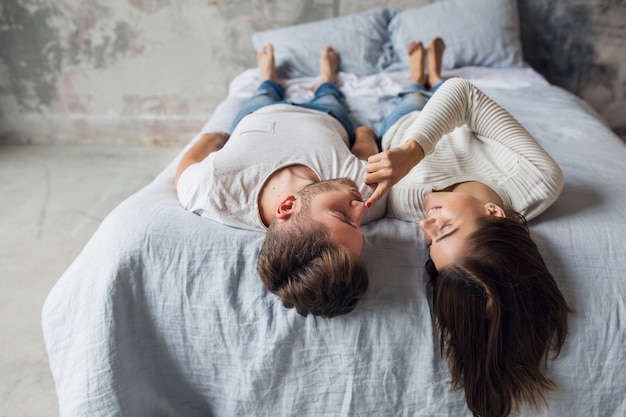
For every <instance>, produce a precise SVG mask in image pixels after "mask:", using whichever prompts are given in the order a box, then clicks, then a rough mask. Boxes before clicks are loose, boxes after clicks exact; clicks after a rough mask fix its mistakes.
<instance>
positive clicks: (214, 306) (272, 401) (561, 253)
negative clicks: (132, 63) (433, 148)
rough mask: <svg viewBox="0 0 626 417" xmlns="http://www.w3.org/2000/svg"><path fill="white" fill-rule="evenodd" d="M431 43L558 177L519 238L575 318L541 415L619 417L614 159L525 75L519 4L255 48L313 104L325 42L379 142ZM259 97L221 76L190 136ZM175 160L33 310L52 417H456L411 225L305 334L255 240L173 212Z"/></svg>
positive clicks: (242, 78) (378, 250) (240, 79)
mask: <svg viewBox="0 0 626 417" xmlns="http://www.w3.org/2000/svg"><path fill="white" fill-rule="evenodd" d="M418 23H419V24H418ZM312 33H315V34H317V36H315V37H311V34H312ZM435 34H438V35H441V36H442V37H443V38H444V39H445V41H446V44H447V50H446V54H445V58H444V69H445V71H444V76H445V77H452V76H459V77H464V78H467V79H469V80H470V81H472V82H474V83H475V84H476V85H477V86H478V87H479V88H481V89H483V90H484V91H485V92H486V93H487V94H488V95H489V96H491V97H492V98H493V99H494V100H496V101H497V102H498V103H500V104H501V105H502V106H504V107H505V108H506V109H507V110H509V111H510V112H511V113H512V114H513V115H514V116H515V117H516V118H517V119H518V120H520V121H521V122H522V124H523V125H525V126H526V128H527V129H528V130H529V131H530V132H531V133H532V134H533V135H534V136H535V137H536V138H537V140H538V141H539V142H540V143H541V144H542V145H543V146H544V147H545V149H546V150H547V151H548V152H549V153H550V154H551V155H552V156H553V157H554V158H555V160H556V161H557V162H558V163H559V164H560V165H561V167H562V169H563V171H564V174H565V188H564V190H563V192H562V194H561V196H560V198H559V199H558V200H557V202H556V203H555V204H554V205H553V206H552V207H551V208H550V209H548V210H547V211H546V212H545V213H544V214H542V215H541V216H540V217H539V218H537V219H535V220H533V221H532V222H531V223H530V230H531V235H532V237H533V238H534V240H535V241H536V242H537V244H538V246H539V248H540V251H541V253H542V254H543V256H544V259H545V261H546V263H547V265H548V267H549V269H550V270H551V272H552V273H553V274H554V276H555V278H556V281H557V284H558V285H559V287H560V289H561V291H562V292H563V294H564V296H565V298H566V300H567V301H568V303H569V304H570V305H571V306H572V307H573V308H574V310H575V311H574V313H573V314H571V315H570V318H569V336H568V338H567V340H566V343H565V345H564V348H563V350H562V352H561V355H560V356H559V357H558V358H557V359H555V360H554V359H552V358H550V359H549V360H548V362H547V371H546V373H547V375H548V376H549V377H550V378H552V379H553V380H554V381H555V382H556V383H557V384H558V385H559V386H560V390H558V391H551V392H548V394H547V407H545V408H544V415H550V416H574V415H576V416H616V417H617V416H624V415H626V378H624V375H626V348H625V346H626V340H625V335H626V211H625V208H626V181H624V178H623V172H624V163H625V161H626V146H625V145H624V143H623V142H622V141H621V140H620V139H619V138H618V137H617V136H616V135H615V134H614V133H613V132H612V131H611V130H610V129H609V128H608V127H607V125H606V124H605V122H604V121H602V120H601V119H600V118H599V116H598V115H597V114H596V113H595V112H594V111H593V110H592V109H591V108H590V107H589V106H588V105H587V104H586V103H584V102H583V101H581V100H580V99H578V98H577V97H575V96H573V95H572V94H570V93H568V92H566V91H564V90H563V89H561V88H558V87H556V86H553V85H550V84H549V83H548V82H546V81H545V80H544V79H543V78H542V77H541V76H540V75H539V74H537V73H536V72H535V71H533V70H532V69H531V68H530V67H528V66H527V65H526V64H525V63H524V60H523V57H522V53H521V46H520V42H519V24H518V20H517V13H516V7H515V2H514V1H502V0H473V1H471V2H468V1H462V0H444V1H439V2H436V3H431V4H429V5H427V6H423V7H419V8H413V9H406V10H403V11H399V10H394V9H389V8H378V9H372V10H368V11H366V12H362V13H357V14H353V15H347V16H342V17H338V18H335V19H329V20H323V21H318V22H311V23H307V24H303V25H298V26H292V27H286V28H279V29H274V30H270V31H264V32H257V33H255V34H254V36H253V39H252V40H253V43H254V45H255V47H256V48H257V49H258V48H260V47H261V46H262V45H264V44H265V43H267V42H273V43H274V45H275V49H276V62H277V64H278V65H279V70H280V74H281V75H282V76H284V77H289V79H288V80H287V81H286V86H287V95H288V97H289V98H290V99H292V100H294V101H304V100H306V99H308V98H309V97H310V94H311V92H310V90H309V89H310V87H311V86H312V85H313V83H314V81H315V78H314V75H315V74H316V73H317V65H318V57H319V53H320V51H321V50H322V48H323V46H324V45H326V44H332V45H333V46H334V47H335V48H336V49H337V51H338V52H339V53H340V55H341V60H342V62H341V73H340V75H339V85H340V86H341V89H342V91H343V92H344V94H345V96H346V101H347V103H348V105H349V106H350V108H351V109H352V117H353V119H354V121H355V122H356V123H357V124H366V125H369V126H372V127H374V128H378V127H379V126H380V123H381V121H382V119H383V116H384V115H385V114H386V113H387V112H388V111H389V109H390V108H391V106H393V103H394V100H395V94H396V93H397V92H398V91H399V90H400V88H401V87H402V86H403V85H404V84H405V83H406V82H407V80H408V67H407V64H406V62H405V61H404V58H403V56H404V50H405V48H406V45H408V43H409V41H410V40H412V39H420V40H423V41H424V42H425V43H427V42H428V40H430V38H431V37H432V36H433V35H435ZM305 41H306V42H305ZM258 83H259V74H258V71H257V70H256V69H249V70H246V71H244V72H242V73H241V74H239V75H237V76H236V77H235V78H234V79H233V81H232V83H231V85H230V91H229V95H228V97H227V98H226V99H225V100H224V101H223V102H222V103H221V104H220V106H219V107H218V108H217V109H216V111H215V112H214V113H213V114H212V115H211V116H210V118H209V120H208V121H207V122H206V124H205V125H204V127H203V128H202V132H208V131H214V130H225V129H227V128H228V126H229V124H230V121H231V120H232V118H233V116H234V114H235V112H236V111H237V109H239V107H240V106H241V105H242V103H243V102H244V101H245V100H246V98H247V97H249V96H250V94H251V93H252V91H254V89H255V88H256V86H257V85H258ZM202 132H199V133H198V136H196V137H195V138H190V142H189V145H190V144H191V143H193V141H194V140H196V139H197V138H198V137H199V135H200V134H201V133H202ZM183 152H184V150H183ZM181 155H182V153H181ZM181 155H179V156H178V158H176V159H175V160H173V161H172V162H171V163H170V164H169V165H168V166H166V167H165V168H164V169H163V171H162V172H161V173H160V174H159V175H158V176H157V177H156V178H155V179H154V181H152V182H151V183H150V184H148V185H147V186H146V187H145V188H143V189H142V190H140V191H139V192H137V193H136V194H134V195H132V196H130V197H129V198H128V199H126V200H125V201H124V202H122V203H121V204H120V205H119V206H118V207H116V208H115V209H114V210H113V211H112V212H111V213H110V214H109V215H108V216H107V217H106V218H105V220H104V221H103V222H102V224H101V225H100V227H99V229H98V230H97V231H96V233H95V234H94V235H93V237H92V238H91V239H90V241H89V242H88V243H87V245H86V246H85V248H84V249H83V250H82V252H81V253H80V254H79V256H78V257H77V258H76V260H75V261H74V262H73V263H72V264H71V265H70V266H69V267H68V269H67V270H66V272H65V273H64V274H63V275H62V276H61V277H60V279H59V280H58V282H57V283H56V285H55V286H54V288H53V289H52V290H51V292H50V294H49V295H48V297H47V299H46V301H45V305H44V306H43V311H42V325H43V333H44V339H45V343H46V347H47V352H48V356H49V361H50V367H51V370H52V374H53V376H54V380H55V383H56V391H57V396H58V399H59V407H60V410H59V414H60V415H61V416H63V417H65V416H118V415H119V416H121V415H124V416H134V417H136V416H151V417H154V416H205V417H206V416H244V415H248V416H249V415H255V416H256V415H271V416H295V415H297V416H313V415H315V416H318V415H319V416H465V415H470V413H469V412H468V410H467V408H466V405H465V401H464V397H463V394H462V392H460V391H450V390H449V385H448V380H449V373H448V368H447V364H446V361H445V360H444V359H443V358H442V357H441V353H440V350H439V346H438V340H437V337H436V335H435V334H434V331H433V322H432V316H431V313H430V307H429V302H428V297H427V293H426V286H425V272H424V268H423V265H424V263H425V261H426V255H427V250H426V247H425V245H424V243H423V242H422V237H421V232H420V230H419V228H418V227H417V225H416V224H413V223H406V222H402V221H398V220H393V219H387V218H385V219H381V220H379V221H376V222H373V223H370V224H368V225H366V226H365V227H364V234H365V239H366V245H365V248H364V251H363V257H364V259H365V262H366V265H367V267H368V270H369V273H370V277H371V278H370V279H371V281H370V288H369V290H368V293H367V295H366V297H365V298H364V299H363V300H362V301H361V302H360V303H359V304H358V305H357V307H356V309H355V310H354V311H353V312H352V313H349V314H347V315H344V316H339V317H336V318H333V319H321V318H317V317H314V316H308V317H306V318H305V317H302V316H300V315H298V314H297V312H296V311H295V310H293V309H291V310H287V309H285V308H284V307H283V306H282V304H281V302H280V301H279V300H278V298H277V297H276V296H274V295H272V294H271V293H269V292H268V291H267V290H265V289H264V287H263V285H262V283H261V281H260V280H259V278H258V275H257V273H256V269H255V268H256V255H257V253H258V251H259V249H260V245H261V242H262V239H263V235H262V234H260V233H256V232H250V231H244V230H239V229H234V228H229V227H227V226H224V225H221V224H218V223H214V222H212V221H209V220H207V219H204V218H201V217H199V216H197V215H195V214H193V213H190V212H187V211H185V210H184V209H183V208H182V207H181V206H180V204H179V203H178V201H177V199H176V193H175V189H174V182H173V179H174V172H175V168H176V166H177V163H178V160H179V158H180V156H181ZM520 415H522V416H531V415H535V413H534V412H532V411H530V410H527V409H524V408H523V409H522V410H521V413H520Z"/></svg>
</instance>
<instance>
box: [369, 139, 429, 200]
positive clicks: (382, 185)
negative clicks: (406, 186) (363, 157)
mask: <svg viewBox="0 0 626 417" xmlns="http://www.w3.org/2000/svg"><path fill="white" fill-rule="evenodd" d="M422 159H424V150H423V149H422V147H421V146H420V145H419V144H418V143H417V142H415V141H414V140H407V141H406V142H405V143H404V144H403V145H402V146H399V147H397V148H393V149H389V150H388V151H383V152H380V153H377V154H376V155H373V156H370V157H369V158H368V159H367V166H366V167H365V177H364V179H365V183H366V184H367V185H369V186H370V187H371V188H372V189H374V192H373V193H372V195H371V197H370V198H368V199H367V201H366V203H365V206H366V207H371V206H372V205H373V204H374V203H376V202H377V201H378V200H380V199H381V197H382V196H383V195H385V193H386V192H387V191H388V190H389V189H390V188H391V187H392V186H393V185H394V184H396V183H397V182H398V181H400V179H402V177H404V176H405V175H406V174H408V173H409V171H410V170H411V169H413V167H414V166H415V165H417V164H418V163H419V162H420V161H421V160H422Z"/></svg>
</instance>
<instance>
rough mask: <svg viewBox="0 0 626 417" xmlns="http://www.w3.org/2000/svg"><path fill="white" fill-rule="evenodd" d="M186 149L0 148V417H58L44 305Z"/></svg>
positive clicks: (109, 147)
mask: <svg viewBox="0 0 626 417" xmlns="http://www.w3.org/2000/svg"><path fill="white" fill-rule="evenodd" d="M182 147H183V145H182V144H181V145H170V146H126V145H74V146H72V145H16V146H13V145H11V146H2V145H0V196H1V197H0V201H1V203H0V230H1V232H0V417H30V416H32V417H35V416H36V417H41V416H55V415H58V401H57V398H56V394H55V390H54V381H53V379H52V375H51V373H50V368H49V366H48V358H47V355H46V350H45V346H44V343H43V337H42V330H41V308H42V305H43V302H44V300H45V298H46V296H47V294H48V292H49V291H50V289H51V288H52V286H53V285H54V283H55V282H56V281H57V280H58V278H59V277H60V276H61V274H62V273H63V271H64V270H65V269H66V268H67V267H68V266H69V264H70V263H71V262H72V261H73V259H74V258H75V257H76V256H77V255H78V253H79V252H80V250H81V249H82V247H83V246H84V245H85V243H86V242H87V240H88V239H89V238H90V237H91V235H92V234H93V233H94V231H95V230H96V228H97V227H98V225H99V224H100V222H101V221H102V219H103V218H104V217H105V216H106V215H107V214H108V213H109V212H110V211H111V210H112V209H113V208H114V207H115V206H116V205H117V204H118V203H120V202H121V201H122V200H124V199H125V198H126V197H128V196H129V195H131V194H132V193H134V192H135V191H137V190H139V189H140V188H141V187H143V186H144V185H146V184H147V183H149V182H150V181H151V180H152V179H153V178H154V177H155V176H156V175H157V174H158V173H159V172H160V171H161V170H162V169H163V168H164V167H165V166H166V165H167V164H168V163H169V162H171V161H172V160H173V159H174V157H175V156H176V155H177V154H178V153H179V152H180V151H181V149H182Z"/></svg>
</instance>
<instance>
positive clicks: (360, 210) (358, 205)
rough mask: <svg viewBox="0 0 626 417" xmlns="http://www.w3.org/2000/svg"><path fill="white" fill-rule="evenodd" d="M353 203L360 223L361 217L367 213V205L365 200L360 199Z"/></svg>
mask: <svg viewBox="0 0 626 417" xmlns="http://www.w3.org/2000/svg"><path fill="white" fill-rule="evenodd" d="M351 205H352V209H353V210H354V213H355V214H356V216H357V217H358V220H359V223H360V221H361V218H362V217H363V215H364V214H365V210H367V209H366V207H365V202H363V201H358V200H353V201H352V203H351Z"/></svg>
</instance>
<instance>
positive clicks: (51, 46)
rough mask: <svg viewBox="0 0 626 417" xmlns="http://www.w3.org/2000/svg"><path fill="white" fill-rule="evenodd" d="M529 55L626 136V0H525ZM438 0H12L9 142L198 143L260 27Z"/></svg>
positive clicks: (8, 13)
mask: <svg viewBox="0 0 626 417" xmlns="http://www.w3.org/2000/svg"><path fill="white" fill-rule="evenodd" d="M518 2H519V10H520V20H521V26H522V42H523V44H524V53H525V58H526V60H527V62H529V63H530V64H531V65H532V66H533V67H534V68H535V69H536V70H538V71H539V72H541V73H542V74H544V75H545V76H546V77H547V78H548V80H550V81H551V82H553V83H556V84H557V85H561V86H563V87H565V88H567V89H568V90H570V91H572V92H574V93H576V94H578V95H579V96H581V97H582V98H584V99H586V100H587V101H588V102H589V103H590V104H591V105H592V107H594V108H595V109H596V110H597V111H598V113H600V114H601V115H602V116H603V117H604V118H605V119H606V120H607V122H608V123H609V125H610V126H611V128H613V129H614V130H615V131H616V132H618V133H621V134H625V135H626V100H625V98H626V28H625V27H624V22H626V6H625V5H624V2H623V0H595V1H594V0H591V1H590V0H518ZM426 3H428V1H427V0H290V1H286V0H284V1H281V0H205V1H197V0H195V1H192V0H187V1H184V0H47V1H46V0H2V2H1V5H0V142H36V143H39V142H46V143H60V142H121V143H126V142H133V143H172V142H187V141H188V140H189V139H190V138H191V137H192V136H193V135H194V134H195V133H196V132H197V131H198V130H199V129H200V128H201V127H202V125H203V124H204V122H205V121H206V119H207V117H208V116H209V115H210V114H211V112H212V111H213V110H214V109H215V107H216V105H217V104H218V103H219V102H220V101H221V100H222V99H223V98H224V97H225V96H226V94H227V92H228V83H229V81H230V80H231V79H232V78H233V77H234V76H235V75H237V74H238V73H240V72H241V71H242V70H244V69H245V68H249V67H253V66H254V50H253V46H252V42H251V41H250V37H251V35H252V33H253V32H254V31H256V30H263V29H269V28H273V27H280V26H286V25H291V24H296V23H302V22H308V21H313V20H318V19H324V18H329V17H334V16H339V15H345V14H349V13H355V12H360V11H363V10H366V9H369V8H371V7H393V8H397V9H400V10H403V9H407V8H410V7H416V6H420V5H423V4H426Z"/></svg>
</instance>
